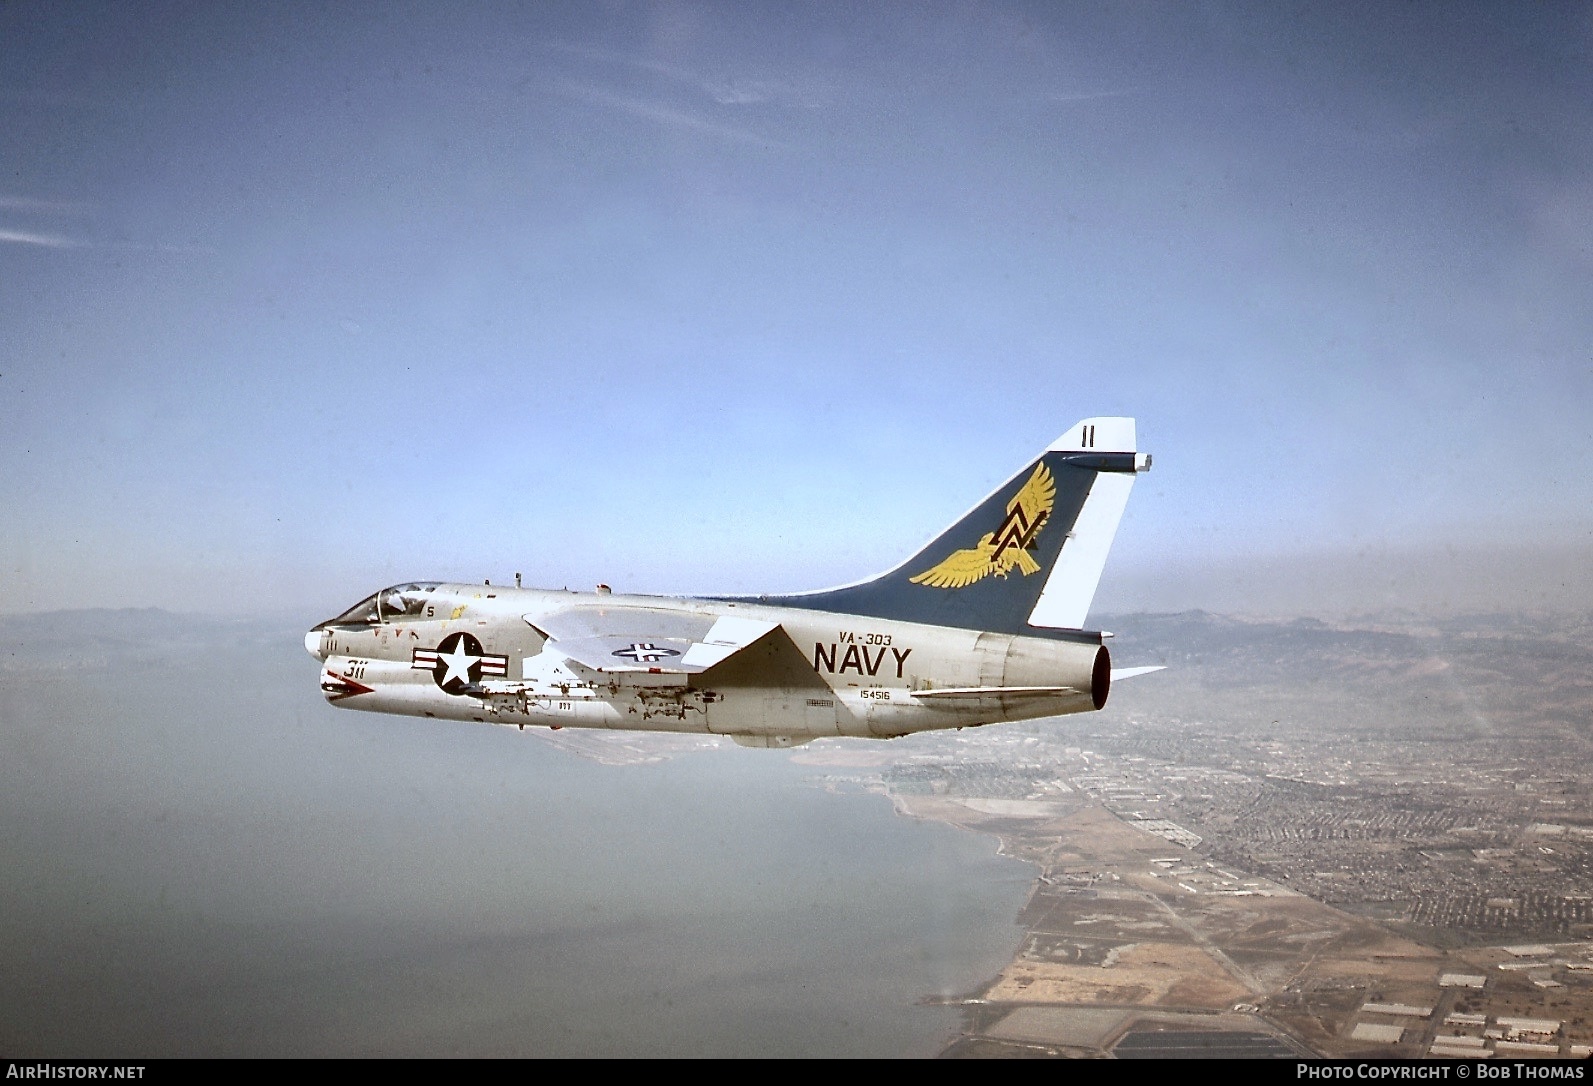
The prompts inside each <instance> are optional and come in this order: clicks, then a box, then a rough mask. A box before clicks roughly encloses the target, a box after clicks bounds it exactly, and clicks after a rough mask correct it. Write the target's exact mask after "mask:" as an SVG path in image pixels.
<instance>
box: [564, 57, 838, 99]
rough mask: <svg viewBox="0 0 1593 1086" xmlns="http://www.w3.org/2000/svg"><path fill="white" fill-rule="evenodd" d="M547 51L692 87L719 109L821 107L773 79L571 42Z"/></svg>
mask: <svg viewBox="0 0 1593 1086" xmlns="http://www.w3.org/2000/svg"><path fill="white" fill-rule="evenodd" d="M543 44H544V45H545V46H546V47H547V48H549V49H556V50H558V51H559V52H561V53H567V54H569V55H571V56H577V57H582V58H584V59H586V60H595V61H598V62H600V63H603V64H617V65H620V66H621V67H625V68H630V69H632V70H634V71H640V72H647V73H649V74H651V75H657V76H662V77H663V78H665V79H669V80H672V81H674V82H676V83H680V84H683V85H685V86H688V87H691V88H692V89H693V90H696V91H698V92H699V93H701V94H704V95H706V96H707V97H709V98H711V99H713V100H714V101H715V102H716V103H718V104H719V105H722V106H751V105H759V104H762V103H765V102H768V103H770V104H774V105H781V104H786V105H798V106H803V107H805V108H813V107H815V106H818V105H820V104H822V101H821V97H820V96H818V95H815V94H813V93H811V92H805V91H803V90H801V89H800V88H798V87H795V86H792V85H791V84H789V83H784V82H781V81H780V80H775V79H709V78H707V77H706V76H704V75H702V74H701V73H700V72H695V71H692V70H691V69H690V68H681V67H678V66H676V65H673V64H665V63H663V62H661V61H656V60H649V59H648V58H646V57H638V56H631V55H629V54H626V53H617V52H614V51H613V50H609V49H595V48H592V47H591V46H587V45H576V44H573V43H571V42H544V43H543Z"/></svg>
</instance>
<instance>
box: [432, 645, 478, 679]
mask: <svg viewBox="0 0 1593 1086" xmlns="http://www.w3.org/2000/svg"><path fill="white" fill-rule="evenodd" d="M437 659H439V660H441V661H442V662H443V663H445V664H447V665H448V672H447V674H445V675H444V676H443V677H442V682H441V684H440V685H442V686H447V685H448V684H449V683H450V682H452V681H453V680H454V679H458V680H459V681H460V682H462V683H469V682H470V665H471V664H474V663H477V662H478V661H480V660H481V657H479V656H472V655H470V652H469V650H467V649H466V648H465V640H464V638H460V639H459V643H458V644H456V645H455V646H454V651H452V652H449V653H442V652H439V653H438V654H437Z"/></svg>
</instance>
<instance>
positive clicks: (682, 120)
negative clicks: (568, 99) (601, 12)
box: [564, 83, 787, 148]
mask: <svg viewBox="0 0 1593 1086" xmlns="http://www.w3.org/2000/svg"><path fill="white" fill-rule="evenodd" d="M564 91H565V93H567V94H570V95H572V96H573V97H576V98H580V99H581V100H583V101H587V102H593V103H595V104H597V105H603V106H609V107H611V108H613V109H617V110H620V111H622V112H624V113H629V114H631V115H632V116H633V117H641V118H643V119H645V120H649V121H656V122H657V123H659V124H664V125H669V126H671V127H674V128H685V129H690V130H692V131H695V132H702V133H705V134H707V135H710V136H718V137H720V138H722V139H728V140H735V141H737V142H739V143H750V144H754V145H756V146H759V147H778V148H784V147H786V146H787V144H784V143H781V142H780V141H779V140H773V139H770V138H769V137H767V136H762V135H759V134H758V133H756V132H749V131H747V130H746V129H744V128H736V127H735V126H733V125H728V124H721V123H719V122H718V121H711V120H709V119H707V118H706V117H699V116H698V115H696V114H694V113H688V112H686V111H685V110H682V109H677V108H675V107H674V106H666V105H663V104H662V103H659V102H649V101H645V100H641V99H637V98H626V97H623V96H621V95H618V94H614V93H612V92H610V91H606V90H603V89H602V88H600V87H593V86H589V85H586V84H581V83H565V84H564Z"/></svg>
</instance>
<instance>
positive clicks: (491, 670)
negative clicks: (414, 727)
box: [409, 630, 509, 694]
mask: <svg viewBox="0 0 1593 1086" xmlns="http://www.w3.org/2000/svg"><path fill="white" fill-rule="evenodd" d="M409 666H410V667H411V668H413V669H414V670H416V671H429V672H431V677H432V679H433V680H434V681H435V682H436V683H437V685H438V686H439V687H441V688H442V692H443V693H445V694H459V693H463V692H464V689H465V687H467V686H474V685H475V684H476V683H478V682H480V681H481V680H482V679H483V678H488V679H501V678H503V677H504V676H506V675H508V674H509V658H508V657H507V656H494V655H492V654H491V653H486V652H483V651H481V642H480V641H477V640H476V638H475V636H474V635H472V634H468V633H465V632H464V631H463V630H461V631H459V632H458V633H451V634H449V635H448V636H447V637H445V638H443V639H442V643H441V644H439V645H438V646H437V647H436V648H434V649H416V650H415V654H414V657H413V658H412V659H411V661H410V665H409Z"/></svg>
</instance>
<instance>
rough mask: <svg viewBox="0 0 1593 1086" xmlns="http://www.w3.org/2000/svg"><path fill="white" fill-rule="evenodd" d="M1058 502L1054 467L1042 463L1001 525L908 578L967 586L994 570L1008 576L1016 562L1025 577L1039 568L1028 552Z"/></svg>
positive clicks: (934, 585) (933, 585)
mask: <svg viewBox="0 0 1593 1086" xmlns="http://www.w3.org/2000/svg"><path fill="white" fill-rule="evenodd" d="M1055 504H1056V483H1055V482H1053V481H1052V479H1051V469H1050V468H1048V467H1046V466H1045V464H1043V463H1042V464H1040V465H1039V466H1038V467H1036V468H1035V469H1034V474H1033V475H1031V476H1029V481H1028V482H1026V483H1024V484H1023V489H1021V490H1019V491H1018V494H1017V497H1015V498H1013V499H1012V500H1011V501H1010V502H1008V503H1007V515H1006V518H1005V519H1004V520H1002V522H1001V526H1000V527H999V528H997V529H996V530H995V531H993V532H986V533H985V534H984V536H983V538H981V539H980V540H979V544H978V546H975V547H970V548H967V549H965V550H960V551H952V552H951V554H949V555H948V556H947V557H946V558H945V560H944V561H942V562H941V563H940V564H939V565H937V566H933V567H931V568H930V569H926V570H924V572H922V573H920V574H918V575H917V576H916V577H911V578H909V580H911V581H912V583H913V584H922V585H928V586H929V587H931V588H964V587H966V586H968V585H971V584H973V583H974V582H976V581H982V580H984V579H985V578H986V577H988V576H990V575H991V574H992V573H993V574H995V575H996V576H997V577H1005V576H1006V575H1007V574H1008V573H1010V572H1012V567H1013V566H1017V567H1018V569H1019V570H1020V571H1022V573H1023V575H1024V576H1025V577H1027V576H1028V575H1029V574H1031V573H1038V572H1040V563H1038V562H1036V561H1035V560H1034V557H1033V556H1032V555H1030V554H1029V548H1030V547H1032V546H1034V540H1035V537H1037V536H1038V535H1039V534H1040V529H1041V528H1043V527H1045V522H1046V520H1047V519H1048V518H1049V517H1050V516H1051V507H1052V506H1053V505H1055Z"/></svg>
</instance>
